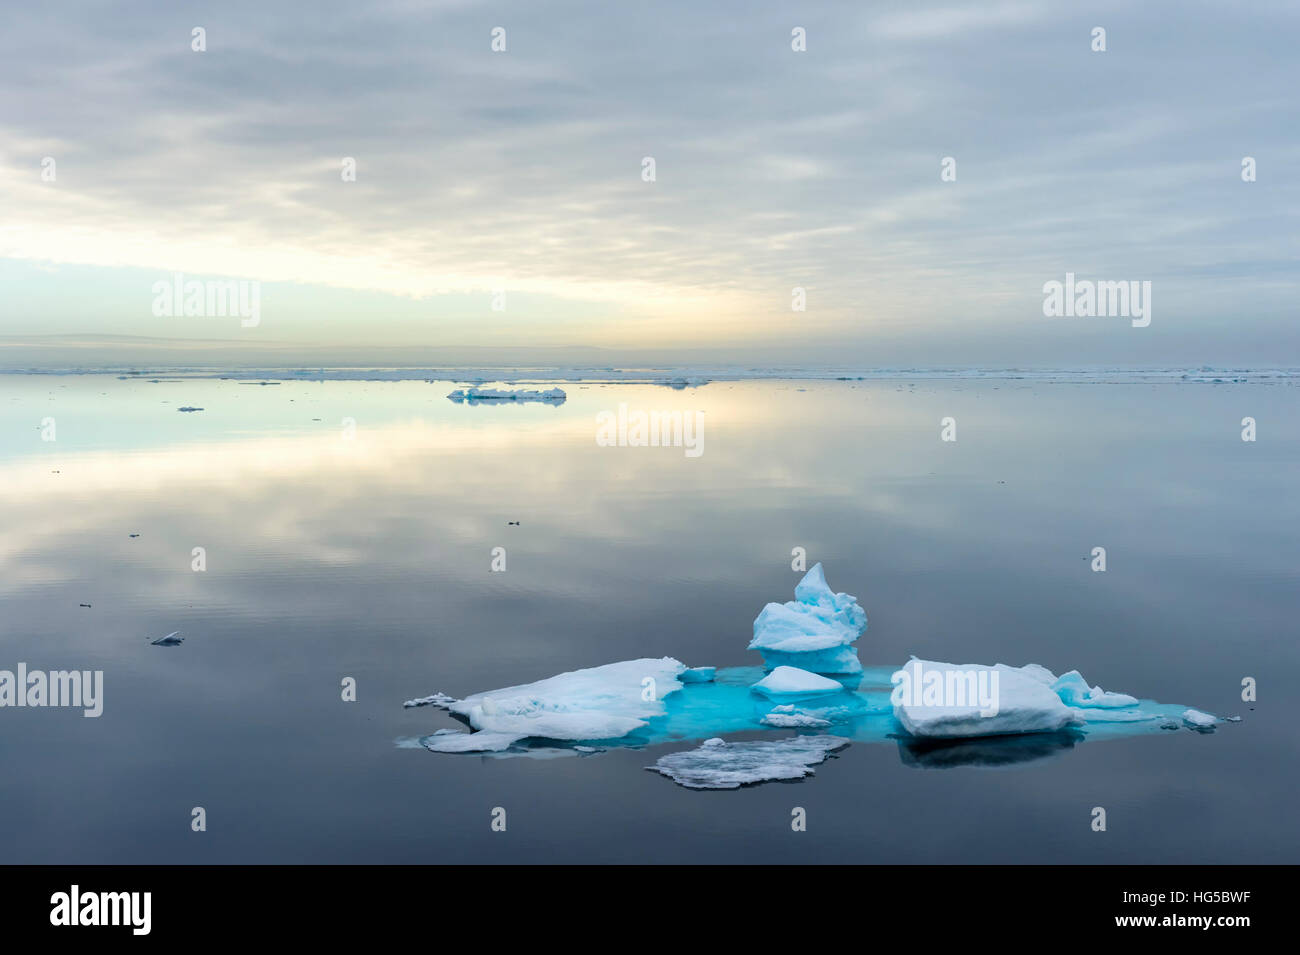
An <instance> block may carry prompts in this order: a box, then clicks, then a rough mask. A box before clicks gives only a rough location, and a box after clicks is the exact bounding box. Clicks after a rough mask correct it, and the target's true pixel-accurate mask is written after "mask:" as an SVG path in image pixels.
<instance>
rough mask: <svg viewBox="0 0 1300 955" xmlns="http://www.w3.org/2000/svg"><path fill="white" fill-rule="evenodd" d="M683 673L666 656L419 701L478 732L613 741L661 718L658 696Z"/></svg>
mask: <svg viewBox="0 0 1300 955" xmlns="http://www.w3.org/2000/svg"><path fill="white" fill-rule="evenodd" d="M685 669H686V667H685V665H683V664H682V663H681V662H680V661H677V660H674V659H672V658H671V657H664V658H662V659H659V660H653V659H649V658H646V659H641V660H624V661H623V662H621V663H608V664H606V665H605V666H599V667H591V668H590V669H586V670H575V671H573V672H572V673H561V674H559V675H558V676H553V677H550V678H549V679H546V680H539V681H537V682H536V683H526V684H523V685H520V686H508V687H505V688H503V689H500V690H488V691H487V692H486V693H475V694H473V695H472V696H467V697H465V698H464V699H463V700H456V699H450V698H446V699H436V698H434V697H426V698H425V699H426V700H428V701H429V703H430V704H431V705H433V706H436V707H439V708H440V709H445V710H447V711H448V712H450V713H453V714H455V715H457V716H461V717H463V718H464V719H465V720H466V721H467V722H468V723H469V725H470V726H472V727H473V728H474V729H475V730H479V731H486V732H490V733H497V734H502V735H506V734H513V735H515V736H516V737H518V738H519V739H524V738H528V737H535V738H538V739H551V740H585V741H591V740H603V739H618V738H619V737H622V736H626V735H627V734H628V733H631V732H632V731H633V730H636V729H639V728H641V727H643V726H645V725H646V724H647V722H648V721H649V720H650V719H652V718H654V717H656V716H660V715H662V714H663V712H664V704H663V697H665V696H667V695H668V694H670V693H675V692H676V691H678V690H680V689H681V688H682V684H681V681H680V680H678V679H677V677H678V675H679V674H681V672H682V671H683V670H685ZM435 696H436V695H435Z"/></svg>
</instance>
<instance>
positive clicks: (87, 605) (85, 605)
mask: <svg viewBox="0 0 1300 955" xmlns="http://www.w3.org/2000/svg"><path fill="white" fill-rule="evenodd" d="M77 606H78V607H86V608H87V609H89V607H90V604H77Z"/></svg>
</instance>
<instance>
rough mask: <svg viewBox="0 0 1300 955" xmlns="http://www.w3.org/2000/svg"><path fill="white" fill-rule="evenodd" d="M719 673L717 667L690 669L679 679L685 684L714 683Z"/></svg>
mask: <svg viewBox="0 0 1300 955" xmlns="http://www.w3.org/2000/svg"><path fill="white" fill-rule="evenodd" d="M717 672H718V668H717V667H689V668H687V669H685V670H683V671H682V672H681V675H680V676H678V678H677V679H679V680H681V681H682V682H683V683H712V682H713V678H714V677H715V676H716V675H717Z"/></svg>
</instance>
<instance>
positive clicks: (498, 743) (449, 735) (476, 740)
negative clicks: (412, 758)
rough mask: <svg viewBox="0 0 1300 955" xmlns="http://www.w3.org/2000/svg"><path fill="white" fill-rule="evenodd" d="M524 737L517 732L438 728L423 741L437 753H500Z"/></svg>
mask: <svg viewBox="0 0 1300 955" xmlns="http://www.w3.org/2000/svg"><path fill="white" fill-rule="evenodd" d="M521 739H523V736H521V735H519V734H517V733H465V732H462V731H461V730H438V732H436V733H434V734H433V735H432V736H426V737H424V738H423V739H422V740H420V742H421V743H423V744H424V747H425V748H426V749H430V750H433V752H435V753H499V752H501V751H502V750H504V749H508V748H509V747H510V746H512V745H513V744H515V743H517V742H519V741H520V740H521Z"/></svg>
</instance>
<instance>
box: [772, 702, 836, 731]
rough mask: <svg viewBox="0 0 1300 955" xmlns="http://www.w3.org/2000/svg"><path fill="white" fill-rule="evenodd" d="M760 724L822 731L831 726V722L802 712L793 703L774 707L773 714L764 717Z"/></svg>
mask: <svg viewBox="0 0 1300 955" xmlns="http://www.w3.org/2000/svg"><path fill="white" fill-rule="evenodd" d="M759 722H760V723H762V724H763V725H764V726H775V727H777V728H778V729H821V728H822V727H826V726H830V725H831V721H830V720H827V719H822V718H821V717H820V716H814V715H813V714H812V713H809V712H808V711H807V710H801V709H799V708H798V707H796V706H795V705H794V704H792V703H786V704H785V705H783V706H776V707H773V708H772V712H770V713H768V714H767V715H766V716H764V717H763V718H762V719H761V720H759Z"/></svg>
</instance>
